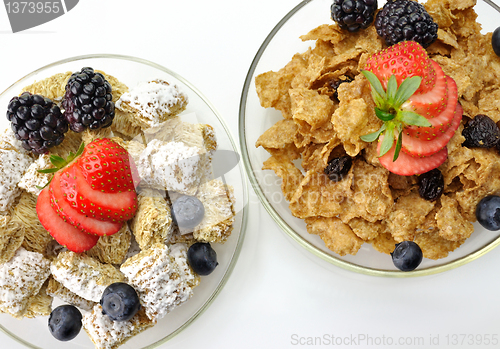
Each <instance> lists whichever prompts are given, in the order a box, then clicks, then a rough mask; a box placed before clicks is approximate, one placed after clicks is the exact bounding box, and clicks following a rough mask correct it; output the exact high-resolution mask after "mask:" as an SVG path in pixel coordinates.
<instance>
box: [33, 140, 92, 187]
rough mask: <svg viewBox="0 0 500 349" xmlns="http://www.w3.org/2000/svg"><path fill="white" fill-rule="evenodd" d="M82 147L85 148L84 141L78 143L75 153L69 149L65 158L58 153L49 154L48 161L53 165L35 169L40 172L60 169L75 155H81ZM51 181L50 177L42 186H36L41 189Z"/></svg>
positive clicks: (74, 157)
mask: <svg viewBox="0 0 500 349" xmlns="http://www.w3.org/2000/svg"><path fill="white" fill-rule="evenodd" d="M84 149H85V143H83V142H82V144H80V147H79V148H78V150H77V151H76V153H73V152H72V151H70V152H69V154H68V157H67V158H66V159H64V158H62V157H60V156H59V155H55V154H52V155H50V156H49V160H50V162H51V163H52V165H53V166H54V167H52V168H47V169H43V170H37V171H38V172H40V173H56V172H57V171H59V170H60V169H62V168H64V167H66V166H67V165H68V164H69V163H71V162H72V161H73V160H75V159H76V158H77V157H79V156H80V155H82V154H83V150H84ZM51 181H52V178H51V179H50V180H49V182H48V183H47V184H45V185H44V186H43V187H40V186H38V185H37V186H36V187H37V188H38V189H40V190H42V189H43V188H45V187H46V186H48V185H49V184H50V182H51Z"/></svg>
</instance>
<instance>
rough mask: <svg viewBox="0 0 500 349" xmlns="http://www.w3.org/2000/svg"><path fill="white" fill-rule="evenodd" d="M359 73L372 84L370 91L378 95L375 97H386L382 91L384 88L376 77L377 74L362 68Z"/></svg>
mask: <svg viewBox="0 0 500 349" xmlns="http://www.w3.org/2000/svg"><path fill="white" fill-rule="evenodd" d="M361 73H362V74H363V75H364V76H365V78H366V79H367V80H368V82H369V83H370V85H371V86H372V92H375V93H376V94H377V95H378V96H377V97H379V98H381V99H382V100H384V99H387V95H386V93H385V91H384V88H383V87H382V83H381V82H380V80H379V79H378V78H377V76H376V75H375V74H373V73H372V72H371V71H368V70H362V71H361ZM374 100H375V98H374ZM375 102H376V100H375Z"/></svg>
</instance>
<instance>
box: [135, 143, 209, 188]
mask: <svg viewBox="0 0 500 349" xmlns="http://www.w3.org/2000/svg"><path fill="white" fill-rule="evenodd" d="M137 169H138V171H139V176H140V177H141V180H142V181H143V183H144V185H147V186H150V187H153V188H155V189H160V190H167V191H177V192H180V193H182V194H187V195H194V194H195V193H196V191H197V187H198V184H199V183H200V179H201V178H202V177H203V175H204V171H205V167H204V162H203V160H202V158H201V156H200V149H199V148H198V147H188V146H186V145H185V144H184V143H180V142H162V141H160V140H158V139H154V140H152V141H151V142H149V143H148V145H147V147H146V149H145V150H144V151H143V152H142V153H141V155H140V158H139V161H138V162H137Z"/></svg>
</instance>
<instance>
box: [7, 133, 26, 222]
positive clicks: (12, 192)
mask: <svg viewBox="0 0 500 349" xmlns="http://www.w3.org/2000/svg"><path fill="white" fill-rule="evenodd" d="M32 162H33V159H32V158H31V157H29V156H28V155H27V154H26V153H25V152H23V151H20V150H19V149H18V148H16V147H15V146H13V145H11V144H10V143H8V142H4V141H2V142H0V213H1V212H4V213H5V212H7V210H8V209H9V208H10V206H11V205H12V204H13V203H14V200H15V199H16V198H17V197H19V195H21V189H20V188H19V187H18V186H17V183H19V182H20V181H21V178H22V177H23V175H24V173H25V172H26V170H27V169H28V167H29V166H30V165H31V163H32Z"/></svg>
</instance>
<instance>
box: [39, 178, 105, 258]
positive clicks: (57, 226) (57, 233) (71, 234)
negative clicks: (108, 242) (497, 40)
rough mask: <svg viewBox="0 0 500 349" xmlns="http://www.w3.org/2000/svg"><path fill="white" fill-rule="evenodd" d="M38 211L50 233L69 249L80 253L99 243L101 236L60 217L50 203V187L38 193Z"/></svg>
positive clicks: (41, 221) (42, 222)
mask: <svg viewBox="0 0 500 349" xmlns="http://www.w3.org/2000/svg"><path fill="white" fill-rule="evenodd" d="M36 213H37V215H38V219H39V220H40V223H41V224H42V226H43V227H44V228H45V229H46V230H47V231H48V232H49V233H50V235H51V236H52V237H53V238H54V239H55V240H56V241H57V242H58V243H59V244H61V245H63V246H65V247H67V248H68V250H70V251H73V252H76V253H80V252H85V251H88V250H90V249H91V248H92V247H94V245H95V244H96V243H97V240H98V239H99V236H96V235H90V234H87V233H84V232H83V231H81V230H79V229H77V228H75V227H74V226H72V225H71V224H69V223H67V222H65V221H64V220H63V219H62V218H61V217H59V216H58V215H57V213H56V211H55V209H54V208H53V207H52V205H51V203H50V192H49V188H48V187H46V188H45V189H43V190H42V191H41V192H40V194H39V195H38V199H37V202H36Z"/></svg>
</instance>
